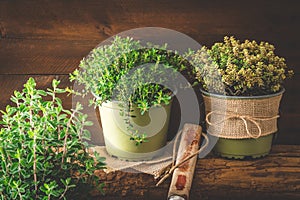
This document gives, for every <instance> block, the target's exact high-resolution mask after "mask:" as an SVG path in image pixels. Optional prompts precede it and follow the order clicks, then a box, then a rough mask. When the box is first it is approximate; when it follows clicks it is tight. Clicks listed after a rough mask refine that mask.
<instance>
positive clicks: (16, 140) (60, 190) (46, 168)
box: [0, 78, 105, 200]
mask: <svg viewBox="0 0 300 200" xmlns="http://www.w3.org/2000/svg"><path fill="white" fill-rule="evenodd" d="M58 85H59V81H57V80H53V82H52V86H53V88H52V89H47V91H44V90H38V89H36V83H35V81H34V79H33V78H30V79H29V80H28V81H27V83H26V84H24V89H23V90H22V91H15V92H14V95H13V96H12V97H11V101H12V102H13V103H14V104H15V105H14V106H9V105H8V106H7V107H6V110H5V111H2V120H1V124H2V128H1V131H0V159H1V160H0V161H1V165H0V197H1V199H6V200H9V199H24V200H25V199H26V200H27V199H66V198H67V197H70V196H71V194H74V193H76V190H77V189H78V187H80V186H86V185H89V184H98V185H101V184H99V183H98V179H97V177H96V176H94V171H95V170H96V169H103V168H104V166H105V163H104V162H103V161H104V158H101V157H99V155H97V154H96V153H94V156H95V158H96V159H95V158H94V156H93V157H92V156H91V155H90V154H89V153H88V152H87V150H86V148H87V143H86V142H85V141H87V140H89V138H90V136H89V132H88V131H87V130H86V129H85V126H88V125H90V123H91V122H89V121H87V116H86V115H84V114H82V113H81V112H80V110H81V109H82V107H81V105H80V104H77V106H76V108H75V109H73V110H67V109H65V108H63V105H62V101H61V100H60V99H59V98H58V97H57V94H59V93H65V92H66V91H65V89H60V88H58ZM76 186H78V187H77V188H76V189H75V188H74V187H76ZM85 192H86V193H87V191H85ZM72 198H73V199H74V197H72Z"/></svg>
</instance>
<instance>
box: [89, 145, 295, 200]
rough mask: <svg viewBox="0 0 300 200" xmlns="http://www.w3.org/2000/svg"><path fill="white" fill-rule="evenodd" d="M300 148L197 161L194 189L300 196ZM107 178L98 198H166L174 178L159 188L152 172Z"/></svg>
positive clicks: (214, 195)
mask: <svg viewBox="0 0 300 200" xmlns="http://www.w3.org/2000/svg"><path fill="white" fill-rule="evenodd" d="M299 165H300V147H299V146H290V145H289V146H284V145H277V146H274V147H273V150H272V153H271V154H270V155H269V156H268V157H266V158H264V159H258V160H246V161H236V160H225V159H222V158H216V157H214V156H212V155H211V156H210V157H207V158H204V159H201V160H198V162H197V168H196V171H195V176H194V180H193V186H192V189H191V196H190V199H191V200H196V199H210V200H214V199H216V200H217V199H224V200H227V199H257V200H265V199H274V200H282V199H284V200H289V199H293V200H296V199H299V198H300V168H299ZM99 177H101V179H102V180H104V181H106V183H107V185H106V196H104V197H103V196H101V195H99V194H97V193H96V192H95V193H94V195H95V199H107V200H114V199H120V198H121V199H131V200H134V199H140V200H141V199H145V200H148V199H149V200H155V199H166V195H167V191H168V187H169V183H170V180H168V181H166V182H165V183H164V184H162V185H161V186H159V187H155V181H154V180H153V178H152V177H151V176H150V175H146V174H136V173H133V174H131V173H126V172H122V171H119V172H114V173H110V174H105V173H104V172H99Z"/></svg>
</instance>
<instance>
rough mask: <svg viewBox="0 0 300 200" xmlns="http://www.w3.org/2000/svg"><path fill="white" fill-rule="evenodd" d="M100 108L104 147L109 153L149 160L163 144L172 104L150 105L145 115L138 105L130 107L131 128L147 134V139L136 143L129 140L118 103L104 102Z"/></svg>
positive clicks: (126, 158)
mask: <svg viewBox="0 0 300 200" xmlns="http://www.w3.org/2000/svg"><path fill="white" fill-rule="evenodd" d="M99 110H100V117H101V123H102V128H103V135H104V141H105V146H106V150H107V152H108V153H109V154H110V155H112V156H115V157H118V158H119V159H123V160H129V161H141V160H150V159H152V158H153V157H154V156H156V155H157V154H159V153H160V152H159V150H160V149H161V148H163V147H164V146H165V145H166V141H167V132H168V126H169V119H170V110H171V103H170V104H169V105H163V106H161V107H153V108H150V110H149V112H146V113H144V115H141V114H140V111H139V109H138V108H137V107H135V106H134V107H133V108H132V112H131V113H130V115H131V116H130V117H129V119H130V120H131V122H132V124H134V127H133V128H134V130H138V132H139V133H146V134H147V136H148V137H147V140H148V142H144V143H142V144H140V145H138V146H136V145H135V142H134V141H132V140H130V135H129V133H128V131H127V127H128V125H127V124H126V123H125V119H124V116H121V115H120V107H119V104H118V102H107V103H103V104H102V106H100V107H99Z"/></svg>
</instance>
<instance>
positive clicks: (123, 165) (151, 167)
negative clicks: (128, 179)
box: [90, 146, 173, 176]
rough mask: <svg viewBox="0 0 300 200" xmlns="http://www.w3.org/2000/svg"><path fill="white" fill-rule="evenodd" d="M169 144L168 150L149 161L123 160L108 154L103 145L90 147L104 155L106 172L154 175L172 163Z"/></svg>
mask: <svg viewBox="0 0 300 200" xmlns="http://www.w3.org/2000/svg"><path fill="white" fill-rule="evenodd" d="M171 148H173V146H170V149H169V150H170V151H168V150H166V151H165V153H164V154H162V155H159V156H157V157H155V158H153V159H152V160H150V161H138V162H130V161H125V160H120V159H118V158H116V157H112V156H111V155H109V154H108V153H107V151H106V149H105V146H95V147H92V148H90V150H91V151H96V152H97V153H99V154H100V156H102V157H105V158H106V160H105V163H106V165H107V166H106V169H105V172H106V173H110V172H114V171H119V170H123V171H127V172H142V173H146V174H151V175H153V176H156V174H157V173H158V172H159V171H160V170H161V169H163V168H165V167H167V166H169V165H170V164H171V163H172V149H171Z"/></svg>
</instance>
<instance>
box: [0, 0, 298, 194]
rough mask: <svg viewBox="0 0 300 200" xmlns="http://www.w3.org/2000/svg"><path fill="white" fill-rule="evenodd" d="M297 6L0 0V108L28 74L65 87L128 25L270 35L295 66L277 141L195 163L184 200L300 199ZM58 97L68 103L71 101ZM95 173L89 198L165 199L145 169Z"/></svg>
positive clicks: (195, 34)
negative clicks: (254, 152) (255, 156)
mask: <svg viewBox="0 0 300 200" xmlns="http://www.w3.org/2000/svg"><path fill="white" fill-rule="evenodd" d="M299 7H300V3H299V1H293V0H286V1H276V0H273V1H271V0H266V1H259V0H251V1H240V0H230V1H223V0H213V1H199V0H188V1H183V0H182V1H180V0H165V1H142V0H87V1H79V0H68V1H59V0H51V1H50V0H41V1H33V0H28V1H21V0H14V1H11V0H2V1H0V86H1V95H0V109H3V108H5V106H6V105H7V104H10V101H9V98H10V96H11V95H12V93H13V91H14V90H20V89H22V87H23V84H24V83H25V82H26V80H27V79H28V78H29V77H34V78H35V79H36V81H37V83H38V87H39V88H47V87H50V85H51V81H52V79H53V78H57V79H60V80H61V82H62V86H63V87H65V86H72V84H71V83H70V82H69V79H68V74H69V73H71V72H72V71H73V70H74V69H76V68H77V67H78V64H79V61H80V60H81V59H82V58H83V57H84V56H86V55H87V54H88V53H89V52H90V51H91V50H92V49H93V48H94V47H95V46H97V45H98V44H99V43H100V42H101V41H103V40H105V39H107V38H109V37H110V36H113V35H115V34H118V33H120V32H122V31H126V30H128V29H132V28H138V27H149V26H152V27H153V26H155V27H164V28H169V29H173V30H176V31H179V32H182V33H184V34H187V35H188V36H190V37H192V38H193V39H195V40H196V41H198V42H199V43H200V44H202V45H208V46H210V45H212V44H213V43H214V42H216V41H221V40H222V39H223V36H224V35H234V36H236V37H237V38H240V39H241V40H243V39H246V38H247V39H255V40H257V41H268V42H271V43H273V44H275V47H276V53H277V54H279V55H280V56H283V57H285V58H286V61H287V64H288V66H290V67H291V68H292V69H293V70H294V71H295V76H294V78H293V79H292V80H289V81H287V82H286V84H285V88H286V92H285V94H284V97H283V99H282V102H281V107H280V116H281V117H280V119H279V121H278V125H279V134H278V138H277V140H276V144H277V145H276V146H275V147H274V151H273V153H272V154H271V155H270V156H269V157H267V158H265V159H259V160H255V161H232V160H224V159H221V158H216V157H209V158H205V159H203V160H200V161H198V165H197V169H196V176H195V178H194V184H193V189H192V193H191V197H192V198H191V199H198V198H199V197H201V198H202V199H241V198H242V199H253V198H255V199H299V198H300V196H299V195H300V191H299V190H300V171H299V168H300V161H299V159H300V157H299V154H300V146H299V145H300V134H299V133H300V123H299V122H300V104H299V100H300V99H299V97H300V93H299V92H298V91H299V87H300V68H299V67H298V66H300V59H299V55H300V49H299V46H300V37H299V35H300V31H299V22H300V12H299ZM62 99H63V102H64V105H65V106H66V107H68V108H70V107H71V104H72V99H71V97H66V96H62ZM95 120H96V119H95ZM100 176H101V177H102V178H103V179H104V180H106V182H107V183H108V189H107V195H106V196H105V197H95V199H120V197H121V196H123V199H165V195H166V194H167V188H168V182H166V183H165V184H163V185H162V186H160V187H159V188H154V184H153V180H152V178H151V177H150V176H147V175H145V174H126V173H123V172H117V173H114V174H109V175H104V174H102V173H101V174H100ZM124 195H125V196H124ZM126 195H127V196H126Z"/></svg>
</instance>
